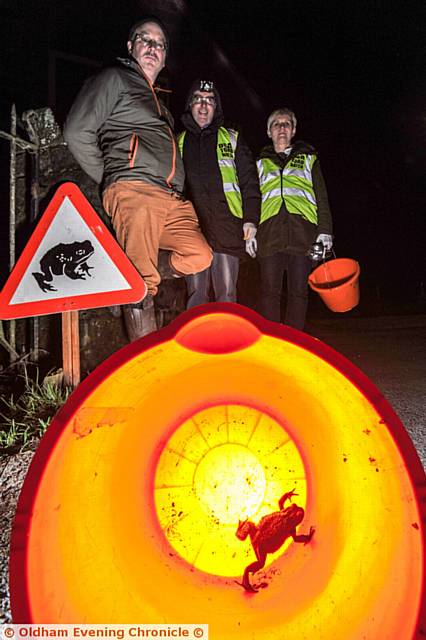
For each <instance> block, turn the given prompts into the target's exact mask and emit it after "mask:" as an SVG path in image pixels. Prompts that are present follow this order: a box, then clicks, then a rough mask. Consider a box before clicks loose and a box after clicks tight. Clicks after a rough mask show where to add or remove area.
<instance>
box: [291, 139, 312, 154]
mask: <svg viewBox="0 0 426 640" xmlns="http://www.w3.org/2000/svg"><path fill="white" fill-rule="evenodd" d="M296 153H305V154H307V155H318V152H317V150H316V149H315V147H314V146H313V145H312V144H310V143H309V142H305V141H304V140H296V142H294V143H293V148H292V150H291V154H292V155H294V154H296Z"/></svg>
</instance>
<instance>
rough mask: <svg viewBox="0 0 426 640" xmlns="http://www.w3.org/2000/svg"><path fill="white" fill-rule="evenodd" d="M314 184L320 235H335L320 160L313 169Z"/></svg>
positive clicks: (316, 161)
mask: <svg viewBox="0 0 426 640" xmlns="http://www.w3.org/2000/svg"><path fill="white" fill-rule="evenodd" d="M312 183H313V187H314V192H315V198H316V201H317V215H318V234H321V233H325V234H327V235H330V236H332V235H333V222H332V218H331V211H330V205H329V202H328V194H327V187H326V185H325V180H324V176H323V174H322V171H321V166H320V163H319V160H318V158H317V159H316V160H315V163H314V166H313V167H312Z"/></svg>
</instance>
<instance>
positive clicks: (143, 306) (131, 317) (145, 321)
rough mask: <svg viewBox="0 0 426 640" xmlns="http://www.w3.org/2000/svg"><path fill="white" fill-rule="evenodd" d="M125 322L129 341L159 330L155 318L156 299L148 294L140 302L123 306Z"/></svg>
mask: <svg viewBox="0 0 426 640" xmlns="http://www.w3.org/2000/svg"><path fill="white" fill-rule="evenodd" d="M122 309H123V316H124V324H125V325H126V331H127V337H128V338H129V342H133V341H134V340H137V339H138V338H142V336H146V335H148V333H152V332H153V331H157V320H156V318H155V307H154V299H153V297H152V296H150V295H147V296H146V298H145V299H144V300H142V302H139V303H138V304H127V305H125V306H123V307H122Z"/></svg>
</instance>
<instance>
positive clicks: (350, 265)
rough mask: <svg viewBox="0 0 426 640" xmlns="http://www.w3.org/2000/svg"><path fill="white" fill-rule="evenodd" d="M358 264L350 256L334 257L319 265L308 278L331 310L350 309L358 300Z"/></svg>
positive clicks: (310, 284) (341, 311)
mask: <svg viewBox="0 0 426 640" xmlns="http://www.w3.org/2000/svg"><path fill="white" fill-rule="evenodd" d="M359 274H360V266H359V264H358V262H357V261H356V260H352V259H351V258H336V259H334V260H329V261H328V262H324V263H323V264H321V265H319V267H317V268H316V269H314V270H313V271H312V273H311V275H310V276H309V278H308V282H309V286H310V287H311V289H313V290H314V291H316V292H317V293H318V294H319V295H320V296H321V298H322V300H323V302H324V303H325V304H326V305H327V307H328V308H329V309H331V311H338V312H340V313H343V312H344V311H350V310H351V309H353V308H354V307H356V305H357V304H358V302H359V285H358V278H359Z"/></svg>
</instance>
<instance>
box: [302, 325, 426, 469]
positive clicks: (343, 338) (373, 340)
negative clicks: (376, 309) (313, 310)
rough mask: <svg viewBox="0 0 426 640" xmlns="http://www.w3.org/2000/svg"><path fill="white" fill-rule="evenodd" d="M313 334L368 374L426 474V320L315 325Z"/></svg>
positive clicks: (311, 326) (312, 329)
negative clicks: (407, 434) (392, 412)
mask: <svg viewBox="0 0 426 640" xmlns="http://www.w3.org/2000/svg"><path fill="white" fill-rule="evenodd" d="M309 329H310V332H311V333H312V334H313V335H315V336H316V337H317V338H320V339H321V340H323V342H325V343H326V344H328V345H329V346H331V347H333V349H336V350H337V351H339V352H340V353H341V354H343V355H344V356H346V357H347V358H348V359H349V360H350V361H351V362H352V363H353V364H355V365H356V366H357V367H358V368H359V369H361V371H363V372H364V373H365V374H366V375H367V376H368V377H369V378H370V380H371V381H372V382H373V383H374V384H375V386H376V387H377V388H378V389H379V391H380V392H381V393H382V394H383V395H384V396H385V398H386V400H387V401H388V402H389V403H390V404H391V406H392V408H393V410H394V411H395V412H396V413H397V414H398V416H399V418H400V419H401V421H402V423H403V424H404V426H405V428H406V429H407V431H408V433H409V435H410V437H411V439H412V441H413V443H414V445H415V447H416V449H417V452H418V454H419V457H420V460H421V461H422V464H423V467H424V468H426V316H425V315H415V316H392V317H379V318H358V319H356V318H349V319H348V318H345V317H344V316H341V317H338V316H336V319H333V320H316V321H315V322H314V323H312V324H311V325H310V327H309Z"/></svg>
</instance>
